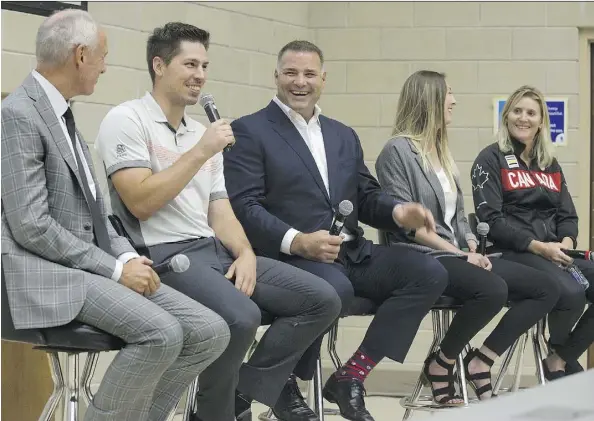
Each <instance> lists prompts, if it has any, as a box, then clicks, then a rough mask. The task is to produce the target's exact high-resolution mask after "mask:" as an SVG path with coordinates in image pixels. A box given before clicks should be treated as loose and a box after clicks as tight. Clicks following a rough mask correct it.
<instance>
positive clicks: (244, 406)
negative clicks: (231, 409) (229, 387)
mask: <svg viewBox="0 0 594 421" xmlns="http://www.w3.org/2000/svg"><path fill="white" fill-rule="evenodd" d="M235 419H236V420H237V421H252V399H251V398H250V397H248V396H246V395H242V394H241V393H239V392H238V391H237V390H236V391H235Z"/></svg>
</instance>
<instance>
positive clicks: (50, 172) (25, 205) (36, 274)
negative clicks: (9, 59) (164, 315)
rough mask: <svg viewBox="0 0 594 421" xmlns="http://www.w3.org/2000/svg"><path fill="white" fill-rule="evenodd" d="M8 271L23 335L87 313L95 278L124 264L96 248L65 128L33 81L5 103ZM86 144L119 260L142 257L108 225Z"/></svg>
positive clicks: (9, 288)
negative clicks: (134, 254) (134, 255)
mask: <svg viewBox="0 0 594 421" xmlns="http://www.w3.org/2000/svg"><path fill="white" fill-rule="evenodd" d="M1 130H2V140H1V144H2V160H1V161H2V221H1V223H2V270H3V272H4V278H5V282H6V289H7V292H8V302H9V305H10V310H11V314H12V318H13V321H14V325H15V327H16V328H17V329H26V328H42V327H50V326H58V325H63V324H66V323H68V322H70V321H72V320H73V319H74V318H75V317H76V316H77V315H78V313H79V312H80V309H81V308H82V305H83V303H84V300H85V296H86V292H87V289H88V281H89V280H90V279H92V277H96V276H101V277H103V278H104V280H105V282H114V281H112V280H111V279H110V278H111V276H112V274H113V272H114V270H115V267H116V258H115V257H114V256H111V255H109V254H107V253H105V252H104V251H103V250H101V249H100V248H99V247H97V246H95V245H94V243H93V241H94V234H93V226H92V219H91V212H90V210H89V207H88V205H87V202H86V200H85V197H84V194H83V190H82V187H81V180H80V177H79V173H78V169H77V167H76V161H75V157H74V156H73V154H72V152H71V149H70V146H69V144H68V142H70V140H69V139H67V138H66V136H65V135H64V132H63V131H62V128H61V127H60V122H59V121H58V119H57V117H56V114H55V113H54V111H53V109H52V106H51V104H50V101H49V99H48V97H47V96H46V94H45V92H44V91H43V88H42V87H41V86H40V85H39V83H38V82H37V81H36V80H35V78H34V77H33V76H32V75H29V76H28V77H27V78H26V79H25V81H24V82H23V84H22V85H21V86H19V87H18V88H17V89H16V90H15V91H14V92H13V93H12V94H10V95H9V96H8V97H7V98H6V99H5V100H4V101H2V129H1ZM77 134H78V136H79V139H80V140H81V143H82V147H83V151H84V155H85V158H86V160H87V163H88V165H89V168H90V169H91V173H92V174H93V179H94V181H95V185H96V186H97V203H98V205H99V207H100V209H101V213H102V215H103V217H104V218H105V223H106V224H107V229H108V233H109V236H110V238H111V247H112V249H113V252H114V253H115V255H116V256H118V255H120V254H121V253H124V252H132V251H134V249H133V248H132V246H131V245H130V243H129V242H128V240H126V239H125V238H123V237H120V236H118V235H117V234H116V232H115V230H114V229H113V227H112V226H111V224H110V223H109V220H108V219H107V213H106V209H105V204H104V201H103V197H102V195H101V192H100V190H99V182H98V181H97V178H96V176H95V174H94V170H93V164H92V158H91V154H90V153H89V149H88V147H87V145H86V143H85V142H84V141H83V140H82V136H81V134H80V133H77Z"/></svg>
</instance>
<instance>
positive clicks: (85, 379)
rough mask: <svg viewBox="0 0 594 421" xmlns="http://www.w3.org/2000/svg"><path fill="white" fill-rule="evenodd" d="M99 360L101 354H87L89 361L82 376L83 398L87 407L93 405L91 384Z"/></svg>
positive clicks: (87, 360) (86, 362)
mask: <svg viewBox="0 0 594 421" xmlns="http://www.w3.org/2000/svg"><path fill="white" fill-rule="evenodd" d="M98 360H99V353H98V352H89V353H88V354H87V359H86V361H85V366H84V367H83V371H82V374H81V380H80V383H81V387H82V392H83V394H82V396H83V399H84V400H85V403H86V404H87V407H88V406H89V405H91V402H93V392H92V391H91V382H92V381H93V375H94V374H95V369H96V367H97V361H98Z"/></svg>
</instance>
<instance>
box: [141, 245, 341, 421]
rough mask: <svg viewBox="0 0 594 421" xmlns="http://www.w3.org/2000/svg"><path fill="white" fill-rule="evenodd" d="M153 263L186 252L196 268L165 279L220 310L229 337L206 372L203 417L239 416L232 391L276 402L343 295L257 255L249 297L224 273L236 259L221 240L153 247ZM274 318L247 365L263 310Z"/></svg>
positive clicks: (220, 420) (208, 420) (209, 420)
mask: <svg viewBox="0 0 594 421" xmlns="http://www.w3.org/2000/svg"><path fill="white" fill-rule="evenodd" d="M150 253H151V257H152V259H153V260H154V262H155V264H158V263H160V262H163V261H165V260H166V259H167V258H169V257H171V256H173V255H175V254H177V253H184V254H185V255H186V256H188V258H189V259H190V262H191V266H190V269H188V270H187V271H186V272H184V273H170V274H167V275H165V276H163V278H162V281H163V283H164V284H167V285H169V286H171V287H173V288H175V289H176V290H178V291H180V292H182V293H184V294H185V295H187V296H188V297H190V298H192V299H194V300H196V301H198V302H199V303H201V304H203V305H205V306H206V307H208V308H210V309H211V310H213V311H215V312H216V313H218V314H219V315H220V316H221V317H222V318H223V319H224V320H225V322H227V324H228V325H229V330H230V331H231V340H230V341H229V345H228V346H227V349H226V350H225V352H223V354H222V355H221V356H220V357H219V358H218V359H217V360H216V361H215V362H214V363H212V364H211V365H210V366H209V367H208V368H206V369H205V370H204V371H203V372H202V374H201V375H200V380H199V382H200V388H199V391H198V396H197V403H198V408H197V411H198V416H199V417H200V419H201V420H204V421H228V420H232V419H233V417H234V398H235V397H234V392H235V389H236V388H237V389H238V390H239V391H240V392H242V393H244V394H246V395H248V396H250V397H252V398H254V399H256V400H257V401H259V402H262V403H264V404H266V405H269V406H271V405H274V404H275V403H276V401H277V399H278V396H279V394H280V392H281V390H282V388H283V386H284V384H285V383H286V381H287V378H288V377H289V375H290V374H291V372H292V371H293V369H294V367H295V365H296V364H297V362H298V361H299V359H300V358H301V356H302V354H303V352H304V351H305V350H306V349H307V347H308V346H310V345H311V343H312V342H313V341H314V340H316V339H317V338H318V337H319V335H320V334H322V333H323V332H325V331H327V329H328V327H329V326H330V325H331V324H332V323H333V322H334V321H335V320H336V318H337V317H338V314H339V311H340V300H339V298H338V296H337V295H336V292H335V291H334V290H333V289H332V288H331V287H330V286H329V285H328V284H326V283H325V282H323V281H322V280H321V279H319V278H317V277H316V276H313V275H312V274H310V273H307V272H305V271H303V270H299V269H296V268H294V267H291V266H289V265H286V264H284V263H282V262H279V261H277V260H272V259H268V258H265V257H258V258H257V259H258V260H257V268H256V275H257V282H256V287H255V289H254V293H253V294H252V296H251V297H248V296H247V295H245V294H244V293H243V292H241V291H239V290H238V289H236V288H235V286H234V285H233V283H232V282H231V281H229V280H228V279H227V278H225V276H224V274H225V273H226V271H227V270H228V269H229V266H231V264H232V263H233V257H232V256H231V254H230V253H229V251H228V250H227V249H226V248H225V247H224V246H223V245H222V244H221V242H220V241H219V240H218V239H216V238H205V239H201V240H196V241H192V242H189V243H184V244H162V245H157V246H152V247H150ZM260 309H262V310H265V311H266V312H268V313H270V314H272V315H274V316H276V317H277V318H276V319H275V320H274V322H273V323H272V324H271V325H270V327H269V328H268V330H267V331H266V333H265V334H264V336H263V337H262V339H261V341H260V343H259V345H258V347H257V348H256V350H255V351H254V353H253V354H252V356H251V357H250V359H249V361H248V362H247V363H244V364H242V362H243V359H244V357H245V354H246V352H247V350H248V348H249V347H250V345H251V344H252V342H253V340H254V336H255V334H256V330H257V329H258V327H259V326H260V318H261V311H260Z"/></svg>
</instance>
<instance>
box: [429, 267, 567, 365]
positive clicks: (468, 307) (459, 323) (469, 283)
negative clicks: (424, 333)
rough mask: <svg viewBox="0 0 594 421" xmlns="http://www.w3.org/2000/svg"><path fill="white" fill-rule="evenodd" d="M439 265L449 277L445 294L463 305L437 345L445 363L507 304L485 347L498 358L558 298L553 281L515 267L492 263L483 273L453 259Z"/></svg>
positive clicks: (530, 270)
mask: <svg viewBox="0 0 594 421" xmlns="http://www.w3.org/2000/svg"><path fill="white" fill-rule="evenodd" d="M438 260H439V261H440V263H441V264H442V265H443V266H444V267H445V268H446V269H447V271H448V274H449V284H448V287H447V288H446V290H445V292H444V295H447V296H449V297H453V298H457V299H459V300H461V301H463V302H464V305H463V307H462V308H461V309H460V310H458V311H457V312H456V316H455V317H454V319H453V320H452V324H451V325H450V328H449V329H448V332H447V334H446V336H445V337H444V338H443V340H442V342H441V350H442V352H443V354H444V355H445V356H446V357H448V358H450V359H454V358H456V357H457V356H458V354H459V353H460V352H461V351H462V349H463V348H464V346H465V345H466V344H467V343H468V342H470V340H471V339H472V338H473V337H474V336H475V335H476V334H477V333H478V332H479V331H480V330H481V329H482V328H483V327H485V326H486V325H487V323H488V322H489V321H490V320H491V319H492V318H493V317H495V316H496V315H497V314H498V313H499V311H500V310H501V309H502V308H503V306H504V305H505V304H506V302H507V301H508V300H509V301H511V302H512V305H511V307H510V308H509V310H508V311H507V312H506V313H505V315H504V316H503V317H502V319H501V321H500V322H499V324H498V325H497V326H496V327H495V329H494V330H493V332H491V334H490V335H489V337H488V338H487V339H486V340H485V342H484V345H485V346H486V347H488V348H489V349H490V350H491V351H493V352H495V353H496V354H497V355H501V354H503V353H504V352H505V350H507V348H509V347H510V346H511V345H512V344H513V342H514V341H515V340H516V339H517V338H518V337H520V335H522V334H523V333H524V332H526V331H527V330H528V329H530V328H531V327H532V326H534V325H535V324H536V322H538V321H539V320H540V319H542V318H543V317H545V316H546V315H547V313H548V312H549V311H550V310H551V309H552V308H553V306H554V305H555V303H556V302H557V300H558V298H559V288H558V287H557V284H556V282H555V280H554V279H553V278H551V277H549V276H545V275H543V274H542V272H540V271H538V270H536V269H533V268H531V267H528V266H525V265H521V264H519V263H514V262H511V261H506V260H503V259H497V258H494V259H491V263H492V264H493V268H492V270H491V271H487V270H485V269H482V268H480V267H478V266H475V265H473V264H472V263H468V261H466V259H461V258H458V257H441V258H439V259H438Z"/></svg>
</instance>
